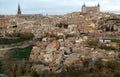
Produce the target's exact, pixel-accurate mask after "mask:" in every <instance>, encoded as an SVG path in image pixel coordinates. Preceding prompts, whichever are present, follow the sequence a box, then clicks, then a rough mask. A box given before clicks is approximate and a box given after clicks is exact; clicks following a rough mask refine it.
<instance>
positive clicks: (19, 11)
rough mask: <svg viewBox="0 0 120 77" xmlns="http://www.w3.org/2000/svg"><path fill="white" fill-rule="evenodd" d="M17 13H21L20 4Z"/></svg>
mask: <svg viewBox="0 0 120 77" xmlns="http://www.w3.org/2000/svg"><path fill="white" fill-rule="evenodd" d="M17 15H21V9H20V4H18V11H17Z"/></svg>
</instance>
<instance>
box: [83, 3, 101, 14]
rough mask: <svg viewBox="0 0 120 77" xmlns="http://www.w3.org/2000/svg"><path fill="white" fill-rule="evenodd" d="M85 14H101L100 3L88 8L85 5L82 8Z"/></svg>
mask: <svg viewBox="0 0 120 77" xmlns="http://www.w3.org/2000/svg"><path fill="white" fill-rule="evenodd" d="M82 12H83V13H99V12H100V5H99V3H98V5H97V6H86V5H85V4H84V5H83V6H82Z"/></svg>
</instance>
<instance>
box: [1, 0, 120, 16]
mask: <svg viewBox="0 0 120 77" xmlns="http://www.w3.org/2000/svg"><path fill="white" fill-rule="evenodd" d="M84 3H85V4H86V6H95V5H97V4H98V3H99V4H100V8H101V9H100V10H101V11H102V12H113V13H117V14H120V9H119V8H120V6H119V5H120V1H119V0H114V2H113V0H94V1H93V0H70V1H68V0H60V1H57V0H36V1H34V0H31V1H28V0H0V14H1V15H2V14H5V15H9V14H17V7H18V4H20V7H21V10H22V14H52V15H53V14H66V13H71V12H77V11H81V7H82V5H83V4H84Z"/></svg>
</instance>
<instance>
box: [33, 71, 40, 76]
mask: <svg viewBox="0 0 120 77" xmlns="http://www.w3.org/2000/svg"><path fill="white" fill-rule="evenodd" d="M31 76H32V77H39V75H38V73H37V72H36V71H32V73H31Z"/></svg>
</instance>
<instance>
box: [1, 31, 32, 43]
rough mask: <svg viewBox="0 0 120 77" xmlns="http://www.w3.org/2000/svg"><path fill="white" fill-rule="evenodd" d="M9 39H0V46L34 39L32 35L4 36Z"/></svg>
mask: <svg viewBox="0 0 120 77" xmlns="http://www.w3.org/2000/svg"><path fill="white" fill-rule="evenodd" d="M6 36H8V37H9V38H0V44H13V43H18V42H23V41H26V40H30V39H32V38H33V37H34V35H33V33H26V32H24V33H13V34H6Z"/></svg>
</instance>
